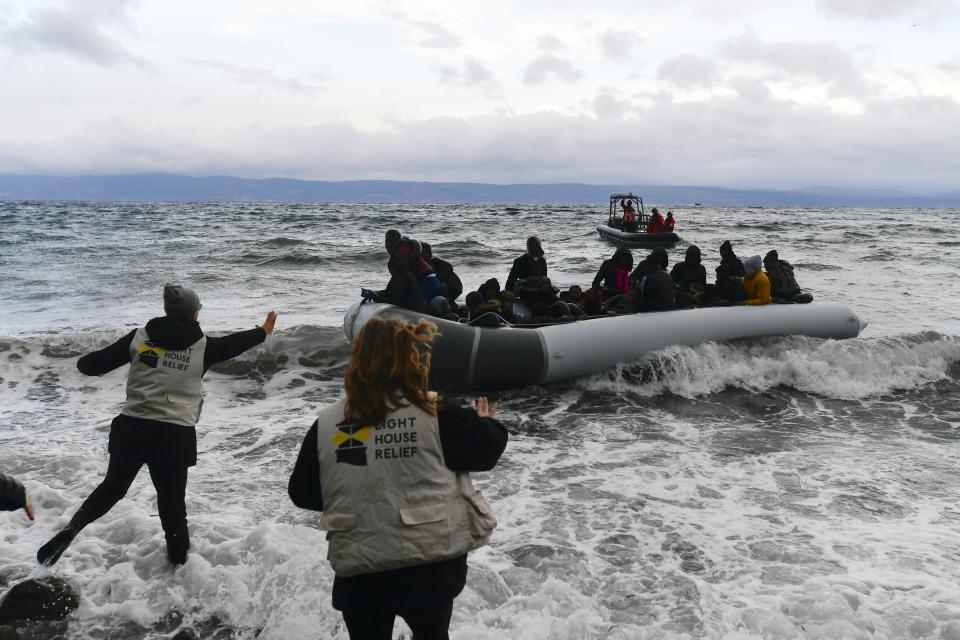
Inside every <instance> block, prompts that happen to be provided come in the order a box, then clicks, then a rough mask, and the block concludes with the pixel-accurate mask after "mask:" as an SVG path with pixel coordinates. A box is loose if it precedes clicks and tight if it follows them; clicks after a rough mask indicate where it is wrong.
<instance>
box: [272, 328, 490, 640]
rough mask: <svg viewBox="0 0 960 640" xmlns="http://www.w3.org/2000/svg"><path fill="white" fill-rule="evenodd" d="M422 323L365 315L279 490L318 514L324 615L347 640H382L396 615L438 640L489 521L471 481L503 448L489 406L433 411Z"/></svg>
mask: <svg viewBox="0 0 960 640" xmlns="http://www.w3.org/2000/svg"><path fill="white" fill-rule="evenodd" d="M436 332H437V327H436V325H433V324H431V323H429V322H426V321H421V322H420V323H419V324H416V325H413V324H408V323H406V322H405V321H403V320H402V319H399V318H377V317H374V318H372V319H370V320H368V321H367V323H366V324H364V326H363V328H362V329H361V330H360V333H359V334H358V335H357V337H356V338H355V339H354V342H353V355H352V357H351V360H350V363H349V365H348V366H347V371H346V373H345V374H344V381H343V385H344V389H345V391H346V396H345V397H344V398H342V399H341V400H339V401H338V402H336V403H334V404H333V405H331V406H329V407H327V408H326V409H324V410H323V411H322V412H321V413H320V416H319V417H318V418H317V420H316V421H315V422H314V423H313V426H312V427H310V430H309V431H308V432H307V436H306V438H305V439H304V441H303V445H302V446H301V449H300V454H299V456H298V458H297V462H296V465H295V467H294V469H293V473H292V475H291V476H290V483H289V487H288V492H289V494H290V499H291V500H292V501H293V503H294V504H295V505H297V506H298V507H301V508H303V509H310V510H313V511H322V512H323V516H322V518H321V520H320V527H321V528H322V529H325V530H326V531H327V541H328V542H329V545H328V548H327V558H328V560H330V563H331V564H332V565H333V570H334V573H335V574H336V577H335V578H334V581H333V607H334V608H335V609H338V610H340V611H341V612H342V613H343V619H344V622H345V623H346V625H347V630H348V631H349V633H350V637H351V638H353V639H354V640H357V639H360V638H363V639H364V640H379V639H381V638H382V639H384V640H388V639H389V638H391V637H392V635H391V634H392V631H393V624H394V621H395V619H396V617H397V616H398V615H399V616H400V617H402V618H403V619H404V620H405V621H406V622H407V624H408V625H409V626H410V628H411V630H412V631H413V637H414V638H416V639H417V640H441V639H446V638H448V628H449V626H450V617H451V615H452V613H453V600H454V598H456V597H457V595H459V594H460V592H461V591H462V590H463V587H464V585H465V583H466V577H467V553H468V552H469V551H471V550H473V549H476V548H477V547H479V546H481V545H483V544H485V543H486V542H487V539H488V538H489V536H490V533H491V532H492V530H493V528H494V527H495V526H496V521H495V520H494V518H493V514H492V513H491V511H490V507H489V505H488V504H487V502H486V500H484V498H483V497H482V496H481V495H480V494H479V493H478V492H477V491H476V490H475V489H474V488H473V485H472V483H471V481H470V476H469V473H468V472H470V471H489V470H490V469H492V468H493V467H494V466H495V465H496V464H497V461H498V460H499V459H500V455H501V454H502V453H503V450H504V448H505V447H506V445H507V430H506V428H505V427H504V426H503V425H502V424H501V423H500V422H498V421H497V420H496V419H494V416H495V415H496V413H497V406H496V405H495V404H494V405H492V406H491V405H489V404H488V402H487V399H486V398H483V397H481V398H479V399H478V400H476V401H475V402H473V403H471V405H470V407H465V406H452V405H449V406H448V405H446V404H442V403H441V401H440V399H439V398H438V397H437V395H436V394H434V393H431V392H430V391H428V389H427V379H428V376H429V373H430V353H429V345H430V343H431V341H432V340H433V337H434V335H435V334H436Z"/></svg>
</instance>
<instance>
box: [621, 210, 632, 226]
mask: <svg viewBox="0 0 960 640" xmlns="http://www.w3.org/2000/svg"><path fill="white" fill-rule="evenodd" d="M633 221H634V216H633V212H632V211H627V212H626V213H624V214H623V224H624V225H625V226H633Z"/></svg>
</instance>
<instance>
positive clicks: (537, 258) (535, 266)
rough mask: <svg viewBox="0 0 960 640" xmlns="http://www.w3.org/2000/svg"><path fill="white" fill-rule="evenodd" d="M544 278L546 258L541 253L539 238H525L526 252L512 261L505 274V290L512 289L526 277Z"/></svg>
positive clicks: (541, 246)
mask: <svg viewBox="0 0 960 640" xmlns="http://www.w3.org/2000/svg"><path fill="white" fill-rule="evenodd" d="M535 277H539V278H546V277H547V259H546V258H545V257H544V255H543V245H541V244H540V238H538V237H537V236H530V237H529V238H527V252H526V253H524V254H523V255H522V256H520V257H519V258H517V259H516V260H514V261H513V266H512V267H511V268H510V274H509V275H508V276H507V285H506V289H507V291H513V290H514V289H515V288H516V285H517V283H518V282H519V281H521V280H524V279H526V278H535Z"/></svg>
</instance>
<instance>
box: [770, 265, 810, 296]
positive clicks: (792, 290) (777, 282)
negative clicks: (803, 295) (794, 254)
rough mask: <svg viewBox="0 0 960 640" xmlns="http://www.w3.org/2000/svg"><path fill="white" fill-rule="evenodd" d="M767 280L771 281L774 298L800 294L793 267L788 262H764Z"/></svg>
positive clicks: (771, 291)
mask: <svg viewBox="0 0 960 640" xmlns="http://www.w3.org/2000/svg"><path fill="white" fill-rule="evenodd" d="M763 266H764V268H765V269H766V271H767V278H769V279H770V293H771V295H773V296H774V297H776V296H778V295H780V296H785V295H792V294H796V293H800V291H801V290H800V285H799V284H797V279H796V278H795V277H794V275H793V265H791V264H790V263H789V262H787V261H786V260H774V261H769V262H768V261H764V263H763Z"/></svg>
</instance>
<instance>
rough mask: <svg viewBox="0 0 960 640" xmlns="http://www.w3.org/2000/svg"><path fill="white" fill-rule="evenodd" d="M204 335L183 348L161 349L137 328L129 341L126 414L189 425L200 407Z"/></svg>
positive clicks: (201, 401) (144, 330)
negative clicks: (175, 349) (176, 349)
mask: <svg viewBox="0 0 960 640" xmlns="http://www.w3.org/2000/svg"><path fill="white" fill-rule="evenodd" d="M206 346H207V337H206V336H202V337H201V338H200V339H199V340H197V341H196V342H194V343H193V344H192V345H190V346H189V347H187V348H186V349H182V350H180V351H174V350H171V349H164V348H163V347H160V346H158V345H157V344H155V343H154V342H152V341H151V340H150V336H149V335H148V334H147V330H146V329H143V328H140V329H137V332H136V333H135V334H134V336H133V341H132V342H131V343H130V372H129V373H128V374H127V400H126V402H125V403H124V405H123V409H122V410H121V411H120V413H122V414H123V415H125V416H130V417H132V418H143V419H145V420H159V421H160V422H169V423H171V424H177V425H182V426H185V427H192V426H194V425H196V424H197V420H199V419H200V410H201V409H202V408H203V382H202V378H203V354H204V350H205V349H206Z"/></svg>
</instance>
